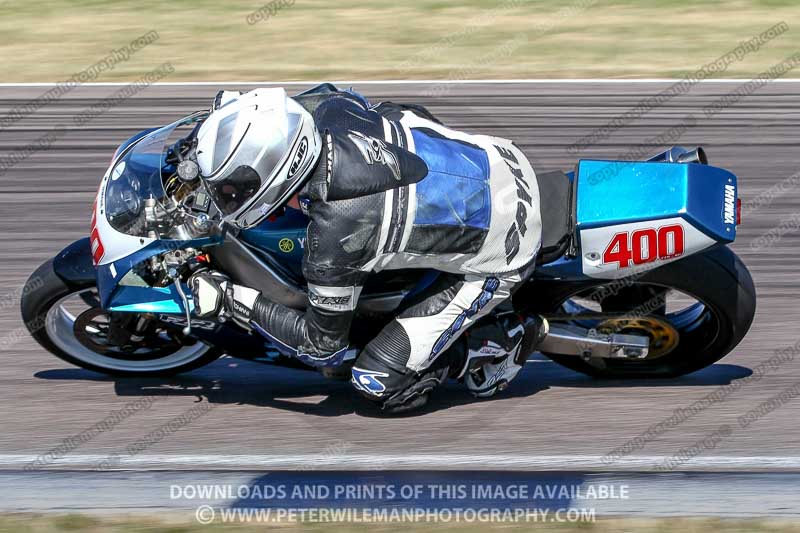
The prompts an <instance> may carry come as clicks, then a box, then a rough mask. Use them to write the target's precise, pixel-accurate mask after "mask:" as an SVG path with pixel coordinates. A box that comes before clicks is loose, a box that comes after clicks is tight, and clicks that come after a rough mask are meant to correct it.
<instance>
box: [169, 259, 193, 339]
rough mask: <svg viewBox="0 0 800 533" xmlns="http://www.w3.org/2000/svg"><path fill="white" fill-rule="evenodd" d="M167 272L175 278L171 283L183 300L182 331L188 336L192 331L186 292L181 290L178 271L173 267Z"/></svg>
mask: <svg viewBox="0 0 800 533" xmlns="http://www.w3.org/2000/svg"><path fill="white" fill-rule="evenodd" d="M169 274H170V276H172V277H174V278H175V281H174V282H173V283H174V284H175V289H176V290H177V291H178V294H179V295H180V297H181V301H182V302H183V311H184V312H185V313H186V327H184V328H183V330H182V333H183V334H184V335H186V336H188V335H189V334H190V333H191V332H192V313H191V312H190V311H189V298H187V296H186V293H184V292H183V286H182V285H181V278H180V276H178V271H177V270H176V269H175V268H171V269H170V272H169Z"/></svg>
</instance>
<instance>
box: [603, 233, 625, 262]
mask: <svg viewBox="0 0 800 533" xmlns="http://www.w3.org/2000/svg"><path fill="white" fill-rule="evenodd" d="M630 261H631V249H630V246H628V234H627V233H617V234H616V235H614V238H613V239H611V242H610V243H609V245H608V246H607V247H606V251H605V252H603V263H619V267H620V268H625V267H627V266H628V263H630Z"/></svg>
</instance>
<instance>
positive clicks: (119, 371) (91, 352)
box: [21, 259, 222, 376]
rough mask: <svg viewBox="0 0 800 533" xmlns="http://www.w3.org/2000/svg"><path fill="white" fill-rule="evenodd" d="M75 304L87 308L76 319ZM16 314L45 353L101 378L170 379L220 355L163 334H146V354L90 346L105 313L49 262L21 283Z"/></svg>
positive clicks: (85, 286) (90, 293)
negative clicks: (18, 309)
mask: <svg viewBox="0 0 800 533" xmlns="http://www.w3.org/2000/svg"><path fill="white" fill-rule="evenodd" d="M81 304H82V305H81ZM78 305H81V307H86V308H87V309H86V310H85V311H83V312H82V313H80V314H77V316H76V312H73V310H72V309H73V308H74V307H75V306H78ZM21 311H22V319H23V320H24V322H25V326H26V327H27V329H28V331H29V332H30V334H31V336H32V337H33V338H34V339H35V340H36V342H38V343H39V344H40V345H41V346H42V347H43V348H44V349H46V350H47V351H49V352H50V353H52V354H53V355H55V356H57V357H59V358H60V359H63V360H64V361H66V362H68V363H71V364H73V365H77V366H79V367H81V368H85V369H87V370H92V371H94V372H100V373H103V374H109V375H113V376H169V375H174V374H179V373H182V372H188V371H189V370H193V369H195V368H199V367H201V366H204V365H206V364H208V363H210V362H211V361H214V360H215V359H217V358H218V357H219V356H220V355H222V354H221V351H220V350H219V349H217V348H215V347H213V346H208V345H206V344H202V343H201V342H199V341H197V340H194V341H193V342H191V341H192V339H182V342H179V341H178V340H176V338H174V337H168V336H167V335H166V334H161V335H162V336H161V337H159V336H156V335H151V338H150V339H149V340H148V344H149V345H148V346H147V347H146V349H145V348H143V347H139V348H136V347H135V346H133V347H132V348H135V349H131V347H128V349H127V350H123V349H122V348H117V349H115V347H114V346H113V345H112V344H109V343H107V342H106V343H104V344H101V343H99V342H95V341H94V340H92V339H91V335H92V334H95V335H99V334H101V333H102V331H101V330H102V328H103V327H104V326H103V325H102V321H100V322H98V321H97V319H98V317H99V316H101V315H103V314H105V312H104V311H102V310H101V309H100V308H99V299H98V297H97V289H96V287H95V286H94V284H93V283H88V282H73V283H68V282H66V281H64V280H63V279H62V278H61V277H59V276H58V275H57V274H56V272H55V270H54V269H53V260H52V259H51V260H49V261H47V262H45V263H43V264H42V265H41V266H40V267H39V268H38V269H37V270H36V271H35V272H34V273H33V274H31V276H30V277H29V278H28V281H27V282H26V283H25V288H24V290H23V297H22V301H21ZM126 315H128V314H127V313H126ZM109 321H110V320H109ZM106 327H108V326H106ZM105 340H106V341H107V339H105ZM190 342H191V343H190ZM159 343H160V344H159Z"/></svg>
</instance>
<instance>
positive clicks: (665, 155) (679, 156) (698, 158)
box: [647, 146, 708, 165]
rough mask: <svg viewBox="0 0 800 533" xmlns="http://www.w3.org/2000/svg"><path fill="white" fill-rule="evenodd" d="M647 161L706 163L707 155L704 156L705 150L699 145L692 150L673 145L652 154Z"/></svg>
mask: <svg viewBox="0 0 800 533" xmlns="http://www.w3.org/2000/svg"><path fill="white" fill-rule="evenodd" d="M647 161H652V162H658V161H660V162H663V163H699V164H701V165H707V164H708V157H706V151H705V150H703V149H702V148H701V147H700V146H698V147H697V148H695V149H694V150H688V149H686V148H684V147H683V146H673V147H672V148H670V149H669V150H666V151H664V152H661V153H660V154H656V155H654V156H653V157H651V158H650V159H648V160H647Z"/></svg>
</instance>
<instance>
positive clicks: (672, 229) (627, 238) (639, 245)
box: [603, 224, 684, 268]
mask: <svg viewBox="0 0 800 533" xmlns="http://www.w3.org/2000/svg"><path fill="white" fill-rule="evenodd" d="M683 249H684V237H683V226H681V225H680V224H672V225H670V226H663V227H661V228H658V230H655V229H653V228H647V229H640V230H636V231H633V232H630V233H629V232H627V231H623V232H621V233H617V234H616V235H614V237H612V239H611V242H610V243H608V246H607V247H606V250H605V252H603V263H619V268H625V267H627V266H630V263H631V261H633V264H634V265H642V264H644V263H652V262H653V261H655V260H656V259H672V258H675V257H679V256H681V255H683Z"/></svg>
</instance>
